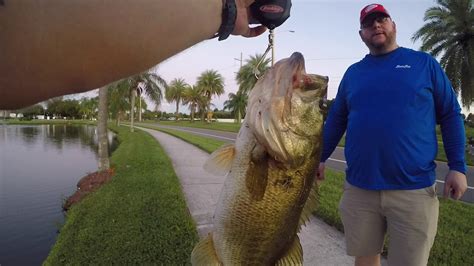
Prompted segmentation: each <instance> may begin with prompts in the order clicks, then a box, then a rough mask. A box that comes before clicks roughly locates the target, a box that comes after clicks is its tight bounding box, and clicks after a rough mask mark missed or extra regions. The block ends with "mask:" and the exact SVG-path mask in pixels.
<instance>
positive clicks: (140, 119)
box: [138, 95, 142, 122]
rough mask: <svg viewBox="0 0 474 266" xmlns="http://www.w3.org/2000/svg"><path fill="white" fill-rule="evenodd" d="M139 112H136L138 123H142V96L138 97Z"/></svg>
mask: <svg viewBox="0 0 474 266" xmlns="http://www.w3.org/2000/svg"><path fill="white" fill-rule="evenodd" d="M139 99H140V102H139V111H138V122H141V121H142V96H141V95H140V98H139Z"/></svg>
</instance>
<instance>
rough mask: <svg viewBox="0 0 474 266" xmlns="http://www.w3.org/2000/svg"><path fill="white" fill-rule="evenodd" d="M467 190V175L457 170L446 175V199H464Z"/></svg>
mask: <svg viewBox="0 0 474 266" xmlns="http://www.w3.org/2000/svg"><path fill="white" fill-rule="evenodd" d="M466 190H467V180H466V175H465V174H463V173H461V172H458V171H455V170H450V171H449V172H448V174H447V175H446V178H445V182H444V191H443V192H444V193H443V194H444V197H445V198H448V197H449V196H451V198H453V199H455V200H458V199H460V198H461V197H462V195H463V194H464V192H466Z"/></svg>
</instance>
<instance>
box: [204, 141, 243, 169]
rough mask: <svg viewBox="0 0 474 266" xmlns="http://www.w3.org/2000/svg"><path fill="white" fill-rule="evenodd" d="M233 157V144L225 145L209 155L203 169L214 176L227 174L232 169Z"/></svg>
mask: <svg viewBox="0 0 474 266" xmlns="http://www.w3.org/2000/svg"><path fill="white" fill-rule="evenodd" d="M234 157H235V146H234V144H225V145H223V146H221V147H220V148H219V149H217V150H215V151H214V152H213V153H211V155H210V156H209V159H207V161H206V163H205V164H204V169H205V170H206V171H208V172H209V173H212V174H215V175H223V174H227V173H228V172H229V171H230V168H231V167H232V162H233V161H234Z"/></svg>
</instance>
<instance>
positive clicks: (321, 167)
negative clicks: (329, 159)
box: [316, 163, 326, 182]
mask: <svg viewBox="0 0 474 266" xmlns="http://www.w3.org/2000/svg"><path fill="white" fill-rule="evenodd" d="M324 169H325V164H324V163H319V167H318V170H317V171H316V182H321V181H323V180H324V179H325V178H326V177H325V176H324Z"/></svg>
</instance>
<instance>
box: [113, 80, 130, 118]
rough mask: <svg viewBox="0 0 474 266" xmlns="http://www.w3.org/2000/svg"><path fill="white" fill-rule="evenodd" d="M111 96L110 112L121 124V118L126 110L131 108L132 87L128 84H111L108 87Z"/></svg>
mask: <svg viewBox="0 0 474 266" xmlns="http://www.w3.org/2000/svg"><path fill="white" fill-rule="evenodd" d="M107 94H108V98H109V112H110V114H111V116H112V118H115V119H116V121H117V126H120V120H121V119H122V118H123V117H124V116H125V111H126V110H130V89H129V88H128V87H126V86H120V87H117V86H115V85H109V87H108V89H107Z"/></svg>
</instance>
